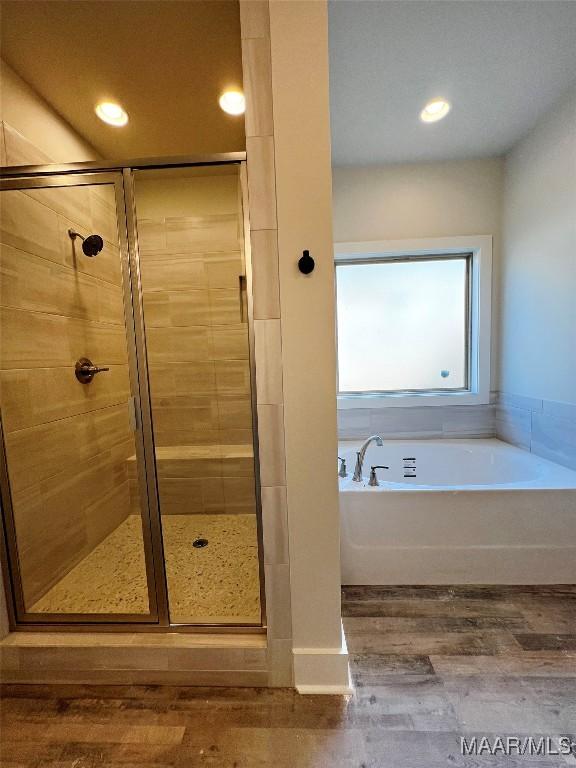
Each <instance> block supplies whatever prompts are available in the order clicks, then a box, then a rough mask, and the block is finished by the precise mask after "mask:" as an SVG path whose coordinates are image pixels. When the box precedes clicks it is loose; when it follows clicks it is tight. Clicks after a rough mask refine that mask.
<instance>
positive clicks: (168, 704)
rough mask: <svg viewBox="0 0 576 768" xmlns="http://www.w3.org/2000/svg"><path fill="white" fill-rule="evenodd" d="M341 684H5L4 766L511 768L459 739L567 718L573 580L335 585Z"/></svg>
mask: <svg viewBox="0 0 576 768" xmlns="http://www.w3.org/2000/svg"><path fill="white" fill-rule="evenodd" d="M343 615H344V625H345V628H346V634H347V638H348V647H349V650H350V653H351V668H352V673H353V678H354V683H355V693H354V695H353V696H351V697H349V698H346V697H341V696H299V695H298V694H296V693H294V692H293V691H291V690H287V689H282V690H273V689H246V688H245V689H239V688H228V689H226V688H220V689H208V688H183V687H182V688H176V687H157V686H147V687H125V686H101V687H98V686H16V685H6V686H4V690H3V694H4V701H3V706H2V720H3V722H2V725H3V727H2V741H3V747H2V758H3V760H4V764H5V765H6V766H7V767H8V766H10V768H15V767H16V766H32V765H34V766H40V765H41V766H42V768H63V766H77V768H88V767H90V768H94V766H100V765H102V766H104V765H105V766H114V765H118V766H120V765H123V766H129V765H130V766H131V765H138V766H140V767H141V768H152V767H153V766H154V768H164V767H167V766H187V768H195V767H196V766H208V767H209V768H231V767H232V766H237V768H266V767H267V766H272V765H273V766H276V767H277V768H360V767H361V766H364V767H365V768H441V767H442V768H443V767H444V766H451V767H452V768H471V766H483V765H486V766H490V767H491V768H494V767H495V766H496V767H501V768H512V766H525V768H531V767H532V766H539V767H540V768H565V767H566V766H570V765H572V766H576V755H574V756H567V757H565V758H564V757H538V758H532V759H529V758H510V757H504V756H501V757H486V756H480V757H471V756H466V757H463V756H461V754H460V736H461V735H462V736H467V737H468V738H469V737H470V736H471V735H472V734H477V735H479V736H482V735H486V736H489V737H491V736H493V735H513V736H516V735H518V736H522V735H526V736H528V735H532V736H538V735H540V734H544V735H550V736H554V735H557V734H571V735H572V737H573V738H574V736H575V735H576V734H575V731H576V587H567V586H545V587H515V586H507V587H488V586H482V587H470V586H460V587H348V588H345V589H344V590H343Z"/></svg>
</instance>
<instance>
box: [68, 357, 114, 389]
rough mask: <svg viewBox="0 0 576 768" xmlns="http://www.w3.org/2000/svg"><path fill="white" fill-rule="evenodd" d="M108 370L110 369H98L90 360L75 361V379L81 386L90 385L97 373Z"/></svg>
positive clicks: (85, 358)
mask: <svg viewBox="0 0 576 768" xmlns="http://www.w3.org/2000/svg"><path fill="white" fill-rule="evenodd" d="M109 370H110V368H100V367H99V366H97V365H94V364H93V363H92V360H89V359H88V358H87V357H81V358H80V360H77V361H76V365H75V367H74V373H75V375H76V378H77V379H78V381H79V382H80V383H81V384H90V382H91V381H92V379H93V378H94V376H96V374H97V373H101V372H102V371H109Z"/></svg>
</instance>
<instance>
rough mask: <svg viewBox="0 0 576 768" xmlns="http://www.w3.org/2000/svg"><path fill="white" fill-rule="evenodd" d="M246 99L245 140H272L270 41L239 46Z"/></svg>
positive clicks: (255, 41)
mask: <svg viewBox="0 0 576 768" xmlns="http://www.w3.org/2000/svg"><path fill="white" fill-rule="evenodd" d="M242 69H243V71H244V93H245V96H246V105H247V108H246V136H272V133H273V130H274V127H273V121H272V74H271V64H270V41H269V40H267V39H265V38H252V39H247V40H245V41H244V42H243V44H242Z"/></svg>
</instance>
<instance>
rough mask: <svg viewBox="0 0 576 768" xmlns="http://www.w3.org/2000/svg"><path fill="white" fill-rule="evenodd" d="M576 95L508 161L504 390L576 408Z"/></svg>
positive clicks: (568, 96) (543, 122)
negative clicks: (572, 405) (567, 403)
mask: <svg viewBox="0 0 576 768" xmlns="http://www.w3.org/2000/svg"><path fill="white" fill-rule="evenodd" d="M575 126H576V90H572V91H571V92H570V93H568V94H566V96H565V97H564V98H563V99H562V100H561V102H560V103H559V104H558V105H557V107H556V109H554V110H552V112H551V113H549V114H548V115H546V116H545V117H544V119H542V120H541V121H540V123H539V124H538V125H537V126H536V127H535V128H534V129H533V130H532V131H531V132H530V134H529V135H528V136H527V137H526V138H525V139H524V140H523V141H521V142H520V143H519V144H518V145H517V146H516V147H515V148H514V149H513V150H512V152H510V154H509V155H508V157H507V158H506V173H505V192H504V241H503V253H502V320H501V336H502V348H501V362H500V367H501V373H500V386H499V388H500V389H501V390H502V391H504V392H508V393H511V394H515V395H522V396H525V397H532V398H537V399H540V400H541V399H545V400H560V401H565V402H569V403H573V404H576V303H575V301H574V297H575V295H576V127H575Z"/></svg>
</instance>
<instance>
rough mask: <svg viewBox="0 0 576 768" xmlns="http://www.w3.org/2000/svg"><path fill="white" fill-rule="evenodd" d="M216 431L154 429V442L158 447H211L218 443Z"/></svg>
mask: <svg viewBox="0 0 576 768" xmlns="http://www.w3.org/2000/svg"><path fill="white" fill-rule="evenodd" d="M219 435H220V433H219V432H218V430H210V429H189V428H188V427H187V428H186V429H169V430H165V429H158V427H154V442H155V443H156V445H157V446H159V447H164V446H166V447H170V446H181V447H185V446H187V445H198V446H204V445H212V444H214V443H217V442H218V441H219Z"/></svg>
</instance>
